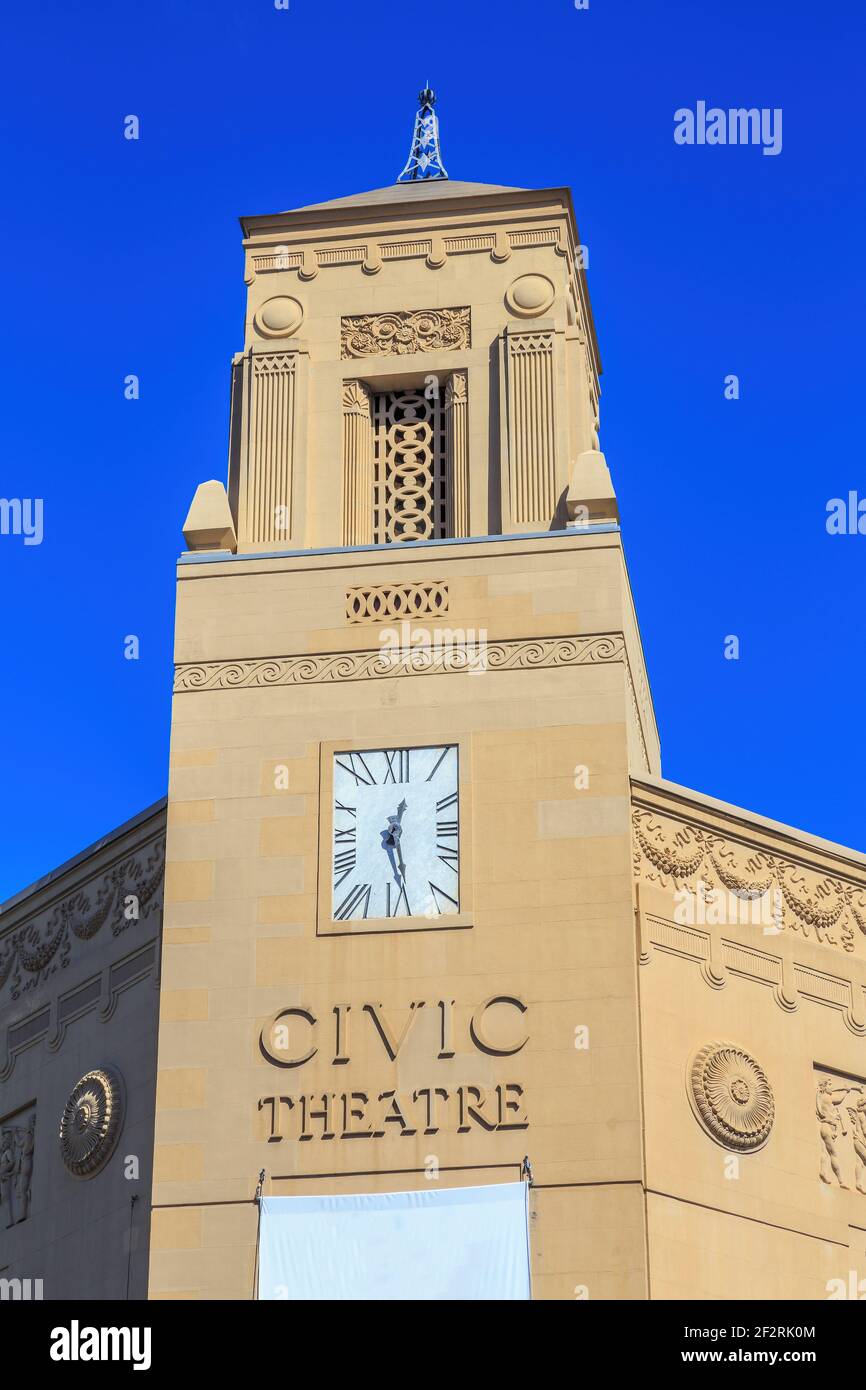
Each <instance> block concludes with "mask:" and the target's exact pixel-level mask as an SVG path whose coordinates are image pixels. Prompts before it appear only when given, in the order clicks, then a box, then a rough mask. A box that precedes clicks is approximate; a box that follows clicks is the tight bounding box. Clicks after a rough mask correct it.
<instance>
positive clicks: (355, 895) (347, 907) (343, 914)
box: [334, 883, 372, 922]
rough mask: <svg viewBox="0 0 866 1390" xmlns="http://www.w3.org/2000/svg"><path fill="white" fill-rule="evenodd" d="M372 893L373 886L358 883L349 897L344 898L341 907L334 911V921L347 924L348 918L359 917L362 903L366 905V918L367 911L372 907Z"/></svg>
mask: <svg viewBox="0 0 866 1390" xmlns="http://www.w3.org/2000/svg"><path fill="white" fill-rule="evenodd" d="M371 891H372V885H371V884H369V883H356V884H355V886H354V888H353V889H352V890H351V892H350V893H349V895H348V897H346V898H344V899H343V901H342V902H341V903H340V906H339V907H338V908H335V909H334V921H335V922H345V921H346V919H347V918H348V917H357V915H358V908H359V907H360V905H361V904H362V903H363V904H364V913H363V915H364V916H365V917H366V916H367V911H368V909H369V907H370V893H371Z"/></svg>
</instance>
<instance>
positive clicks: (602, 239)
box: [0, 0, 866, 898]
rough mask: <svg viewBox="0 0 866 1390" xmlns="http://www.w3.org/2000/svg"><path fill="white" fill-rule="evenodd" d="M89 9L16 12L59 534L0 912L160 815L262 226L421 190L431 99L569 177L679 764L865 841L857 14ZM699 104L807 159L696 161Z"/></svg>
mask: <svg viewBox="0 0 866 1390" xmlns="http://www.w3.org/2000/svg"><path fill="white" fill-rule="evenodd" d="M81 8H82V7H77V6H69V5H62V4H59V3H56V2H55V0H49V2H48V3H44V4H41V5H39V6H38V7H30V8H29V9H28V8H25V7H17V8H16V10H15V12H14V13H13V12H12V11H9V12H7V14H6V17H5V19H4V39H5V47H6V64H5V76H4V84H3V91H2V94H0V113H2V142H3V149H4V166H5V167H4V178H3V192H4V195H5V201H6V211H5V216H4V217H3V219H2V225H0V236H2V239H3V246H2V255H3V264H4V265H5V267H6V276H5V281H4V307H5V310H6V315H5V318H6V329H5V332H4V334H3V341H2V354H3V372H2V383H3V393H4V397H5V401H4V408H3V411H2V416H0V426H2V451H0V462H2V472H0V496H2V497H6V498H10V497H22V498H35V497H41V498H43V499H44V539H43V542H42V544H41V545H39V546H25V545H24V544H23V541H22V538H21V537H20V536H18V537H15V536H0V595H2V600H0V601H2V619H3V639H4V640H3V653H4V663H3V680H2V683H0V703H2V715H3V728H4V731H5V739H4V749H3V754H4V756H3V771H4V778H3V791H4V795H3V805H2V811H0V816H2V826H0V831H2V834H0V898H2V897H4V896H6V895H7V894H9V893H12V892H14V891H16V890H17V889H18V888H20V887H22V886H24V885H25V884H26V883H28V882H30V881H31V880H32V879H34V878H36V877H37V876H39V875H40V874H42V873H44V872H46V871H47V870H49V869H50V868H52V867H53V866H54V865H56V864H57V863H58V862H60V861H62V860H63V859H64V858H66V857H68V856H69V855H71V854H74V853H76V852H77V851H78V850H79V849H81V848H83V847H84V846H85V845H86V844H88V843H90V842H91V841H92V840H94V839H96V838H97V837H98V836H99V835H101V834H102V833H104V832H105V831H107V830H108V829H110V828H111V827H112V826H114V825H116V824H118V823H119V822H121V821H123V820H124V819H126V818H127V817H129V816H131V815H133V814H135V813H136V812H137V811H138V810H140V809H141V808H143V807H144V806H146V805H148V804H149V803H150V802H152V801H154V800H156V799H157V798H158V797H160V796H161V795H162V794H163V793H164V791H165V787H166V780H167V755H168V732H169V711H170V695H169V692H170V684H171V655H172V653H171V646H172V627H173V601H174V561H175V558H176V555H177V553H178V552H179V550H180V549H181V547H182V538H181V535H180V526H181V523H182V521H183V518H184V515H185V512H186V508H187V506H188V503H189V500H190V498H191V496H192V493H193V491H194V489H195V486H196V484H197V483H198V482H199V481H201V480H203V479H205V478H210V477H224V475H225V468H226V448H227V404H228V368H229V361H230V358H231V355H232V353H233V352H235V351H237V350H238V349H239V348H240V347H241V346H242V322H243V295H244V286H243V282H242V256H241V246H240V232H239V228H238V225H237V220H236V219H237V216H238V215H239V214H241V213H257V212H270V211H274V210H276V209H280V208H285V207H292V206H296V205H299V204H303V203H307V202H312V201H317V200H321V199H325V198H329V197H337V196H341V195H344V194H349V193H352V192H356V191H358V190H362V189H367V188H374V187H377V186H379V185H381V184H385V183H389V182H391V181H392V180H393V179H394V178H395V177H396V175H397V174H398V172H399V171H400V169H401V167H402V165H403V162H404V160H405V158H406V154H407V150H408V142H409V137H410V133H411V119H412V115H413V111H414V107H415V97H416V93H417V91H418V89H419V87H420V86H421V85H422V84H423V83H424V81H425V80H427V79H429V81H430V82H431V84H432V85H433V87H434V88H435V89H436V91H437V93H438V97H439V107H438V110H439V115H440V122H441V128H442V139H443V153H444V157H445V163H446V166H447V168H448V170H449V173H450V174H451V176H452V177H454V178H461V179H477V180H481V181H486V182H492V183H505V184H516V185H523V186H528V187H543V186H546V185H560V184H569V185H571V187H572V188H573V190H574V200H575V207H576V210H577V217H578V225H579V228H580V233H581V238H582V240H583V242H584V243H585V244H586V245H587V246H588V247H589V271H588V275H589V286H590V293H591V295H592V301H593V307H594V311H595V317H596V324H597V328H598V333H599V339H600V345H601V353H602V359H603V364H604V377H603V381H602V389H603V397H602V407H601V418H602V429H601V440H602V447H603V448H604V449H605V452H606V455H607V459H608V463H609V465H610V467H611V471H612V473H613V477H614V481H615V484H616V487H617V491H618V494H619V499H620V507H621V513H622V521H623V528H624V535H625V543H626V551H627V555H628V560H629V566H630V572H631V578H632V583H633V586H634V591H635V597H636V601H637V607H638V615H639V618H640V622H641V629H642V633H643V639H644V644H645V648H646V654H647V660H648V664H649V672H650V678H651V682H652V687H653V693H654V697H655V704H656V712H657V716H658V720H659V725H660V728H661V733H662V753H663V766H664V772H665V775H666V776H668V777H670V778H671V779H673V780H675V781H678V782H682V783H685V784H686V785H687V786H691V787H694V788H696V789H697V790H700V791H703V792H706V793H708V794H710V795H714V796H718V797H721V798H723V799H726V800H729V801H733V802H735V803H737V804H740V805H743V806H745V807H748V808H750V809H752V810H754V811H758V812H761V813H763V814H765V815H769V816H772V817H774V818H776V819H778V820H782V821H787V822H790V823H791V824H793V825H797V826H801V827H803V828H804V829H808V830H810V831H812V832H814V833H816V834H819V835H823V836H825V837H827V838H829V839H834V840H838V841H840V842H842V843H845V844H849V845H852V846H854V847H857V848H859V849H861V850H862V849H866V833H864V814H863V794H862V788H863V785H864V783H866V739H864V737H863V722H862V710H863V706H864V695H863V692H864V685H866V659H864V611H866V583H864V574H866V535H864V536H859V535H855V536H829V535H828V534H827V531H826V528H825V518H826V506H827V502H828V500H829V499H830V498H832V497H837V496H842V497H846V496H847V494H848V492H849V491H851V490H856V491H858V493H859V495H860V496H862V497H864V498H866V467H864V459H863V445H862V442H861V437H860V422H861V416H862V399H863V389H862V382H861V379H860V378H861V375H862V372H863V360H864V354H863V350H862V338H863V324H864V303H863V300H864V294H863V288H864V274H863V254H864V253H863V245H862V243H863V226H864V222H866V219H864V187H863V165H864V159H863V143H864V142H863V114H862V100H863V98H862V91H863V76H862V53H863V51H864V28H866V19H864V11H863V9H862V6H861V5H858V4H856V3H855V2H854V0H843V3H839V4H836V5H833V6H820V5H815V4H814V3H806V2H805V0H788V2H787V3H782V0H762V3H761V4H760V5H759V6H756V5H755V3H754V0H728V3H727V4H725V5H724V6H713V7H710V6H704V5H696V4H695V3H694V0H688V2H687V0H666V2H665V3H663V4H662V3H655V4H653V3H650V2H649V0H644V3H638V0H625V2H624V3H623V2H619V3H617V2H616V0H590V6H589V9H588V10H585V11H577V10H576V9H575V7H574V4H573V0H533V3H532V4H528V3H518V0H504V2H502V3H488V4H478V3H469V4H467V3H465V0H464V3H456V0H440V3H437V4H436V5H429V4H428V5H422V4H418V5H413V4H408V3H397V2H396V0H365V3H364V4H363V5H361V4H350V3H347V0H337V3H329V0H290V7H289V9H288V10H287V11H284V10H277V9H276V8H275V7H274V4H273V0H244V3H242V4H241V3H235V4H229V3H226V2H225V0H210V2H209V3H201V0H190V2H189V3H183V4H181V5H178V4H176V3H171V4H170V3H165V0H148V3H147V4H144V3H124V4H121V3H114V4H100V3H88V5H87V6H86V7H84V13H82V12H81ZM700 100H703V101H706V102H707V104H708V105H709V106H719V107H722V108H728V107H739V106H756V107H761V108H763V107H766V108H777V107H778V108H781V109H782V111H783V127H782V128H783V146H782V151H781V153H780V154H779V155H777V156H775V157H768V156H764V155H763V154H762V152H761V149H760V148H758V147H753V146H746V147H743V146H725V147H719V146H706V145H705V146H682V145H677V144H676V143H675V142H674V139H673V131H674V112H675V111H676V110H677V109H678V108H681V107H691V108H694V107H695V105H696V103H697V102H698V101H700ZM128 114H136V115H138V116H139V118H140V122H141V138H140V140H138V141H137V142H131V141H127V140H125V139H124V138H123V119H124V117H125V116H126V115H128ZM128 373H135V374H137V375H138V376H139V377H140V380H141V397H140V399H139V400H138V401H135V402H130V401H126V400H124V395H123V381H124V377H125V376H126V375H127V374H128ZM731 373H735V374H736V375H737V376H738V377H739V380H740V398H739V400H736V401H730V400H726V399H725V395H724V379H725V377H726V376H727V375H729V374H731ZM128 634H135V635H137V636H138V637H139V640H140V659H139V660H138V661H127V660H126V659H124V654H123V652H124V638H125V637H126V636H127V635H128ZM728 634H736V635H737V636H738V637H739V639H740V657H739V660H737V661H729V660H725V658H724V654H723V652H724V643H725V638H726V636H727V635H728Z"/></svg>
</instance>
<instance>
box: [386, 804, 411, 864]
mask: <svg viewBox="0 0 866 1390" xmlns="http://www.w3.org/2000/svg"><path fill="white" fill-rule="evenodd" d="M405 810H406V802H405V801H401V802H400V805H399V806H398V807H397V814H396V816H389V817H388V829H387V830H386V831H385V835H384V838H383V843H384V845H385V848H386V849H387V851H388V855H389V858H390V859H391V861H392V863H393V859H394V854H393V851H394V850H396V852H397V863H398V865H399V868H400V874H401V876H402V878H403V879H404V880H405V878H406V865H405V863H404V862H403V851H402V849H401V848H400V840H401V837H402V835H403V826H402V820H403V813H404V811H405Z"/></svg>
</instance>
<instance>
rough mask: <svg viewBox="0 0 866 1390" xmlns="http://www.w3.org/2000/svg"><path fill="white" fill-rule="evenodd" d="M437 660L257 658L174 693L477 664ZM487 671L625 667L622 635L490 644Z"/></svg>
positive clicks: (343, 655)
mask: <svg viewBox="0 0 866 1390" xmlns="http://www.w3.org/2000/svg"><path fill="white" fill-rule="evenodd" d="M434 655H435V661H434V660H432V659H431V656H430V654H429V653H428V652H427V651H426V650H425V649H424V648H419V650H418V651H417V652H413V653H411V655H410V654H407V657H406V660H405V661H404V662H402V663H401V664H399V665H397V666H395V665H394V662H393V659H392V658H391V656H390V654H389V653H388V652H383V651H382V650H381V649H377V650H375V651H367V652H325V653H322V654H321V655H318V656H313V655H309V656H274V657H253V658H251V659H249V660H246V661H207V662H190V663H189V664H188V665H183V666H178V667H177V668H176V670H175V683H174V689H175V693H182V692H184V691H193V690H237V689H239V688H243V687H259V686H265V685H309V684H311V683H315V682H319V681H322V682H326V683H330V682H332V681H344V680H369V679H371V678H372V679H376V678H382V679H385V678H391V679H393V677H394V676H412V675H438V674H448V673H450V672H452V671H466V670H469V669H472V668H473V666H474V665H476V664H477V653H476V651H475V650H473V649H472V648H471V647H470V646H469V645H468V644H467V646H466V647H460V646H456V645H455V646H454V647H453V648H451V649H450V650H442V651H441V652H439V653H438V654H434ZM484 658H485V662H486V666H485V669H486V670H491V671H515V670H534V669H536V668H538V667H551V666H584V665H594V664H595V663H597V662H603V661H624V660H625V642H624V641H623V637H622V634H621V633H617V632H614V633H603V634H595V635H594V636H592V637H539V638H530V639H527V640H523V639H516V640H514V641H509V642H487V643H485V646H484Z"/></svg>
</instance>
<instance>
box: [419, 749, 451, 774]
mask: <svg viewBox="0 0 866 1390" xmlns="http://www.w3.org/2000/svg"><path fill="white" fill-rule="evenodd" d="M450 752H451V749H450V748H443V749H442V752H441V753H440V754H439V757H438V758H437V760H436V765H435V767H434V768H433V771H432V772H431V773H429V775H428V776H427V777H426V778H425V779H424V780H425V781H427V782H432V781H433V778H434V777H435V776H436V773H437V772H438V771H439V769H440V767H441V766H442V764H443V762H444V761H445V759H446V758H447V756H448V754H449V753H450Z"/></svg>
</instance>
